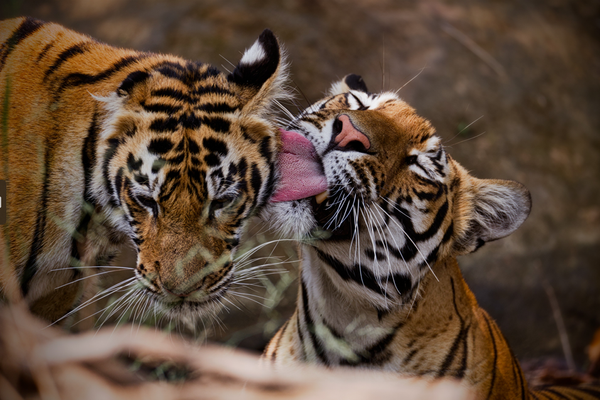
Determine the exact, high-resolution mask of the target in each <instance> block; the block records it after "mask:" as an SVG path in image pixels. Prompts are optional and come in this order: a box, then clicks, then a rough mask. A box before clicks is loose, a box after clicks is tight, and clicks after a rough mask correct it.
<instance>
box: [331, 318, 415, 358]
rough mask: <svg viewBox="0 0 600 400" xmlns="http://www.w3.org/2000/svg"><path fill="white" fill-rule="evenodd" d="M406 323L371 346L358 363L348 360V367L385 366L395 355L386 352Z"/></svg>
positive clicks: (391, 352)
mask: <svg viewBox="0 0 600 400" xmlns="http://www.w3.org/2000/svg"><path fill="white" fill-rule="evenodd" d="M403 325H404V322H403V321H402V322H400V323H398V324H397V325H396V326H394V327H393V328H392V331H391V332H390V333H388V334H387V335H385V336H384V337H382V338H381V339H380V340H379V341H377V342H375V343H374V344H372V345H371V346H369V347H368V348H367V349H366V350H365V351H364V354H361V355H360V356H359V357H360V359H359V360H358V361H357V362H348V361H347V360H346V362H345V363H342V364H346V365H360V364H369V365H383V364H384V363H385V362H387V361H388V360H389V359H390V358H391V357H392V355H393V351H386V350H387V349H388V346H389V345H390V344H391V343H392V342H393V341H394V338H395V337H396V334H397V333H398V330H399V329H400V328H402V326H403Z"/></svg>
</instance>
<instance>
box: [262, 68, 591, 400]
mask: <svg viewBox="0 0 600 400" xmlns="http://www.w3.org/2000/svg"><path fill="white" fill-rule="evenodd" d="M287 129H289V130H292V131H296V132H299V133H301V134H303V135H304V136H305V137H306V138H308V139H309V140H310V141H311V142H312V144H313V145H314V146H315V149H316V151H317V153H318V155H319V156H320V158H321V160H322V162H323V169H324V171H325V175H326V177H327V182H328V188H329V190H328V200H327V202H324V203H321V204H319V203H317V201H316V199H314V198H313V199H303V200H299V201H293V202H287V203H286V202H283V203H273V204H271V205H269V207H268V208H267V209H266V210H265V216H266V217H267V219H268V220H269V221H270V222H271V223H272V224H273V226H275V227H286V229H285V231H286V232H285V233H286V234H288V235H290V234H291V235H292V236H293V237H296V238H297V239H298V240H299V241H300V245H299V252H300V259H301V279H300V290H299V295H298V300H297V308H296V311H295V313H294V315H293V316H292V317H291V318H290V319H289V320H288V321H287V322H286V323H285V325H284V326H283V327H282V328H281V329H280V330H279V332H277V334H276V335H275V337H274V338H273V339H272V340H271V342H270V343H269V345H268V346H267V348H266V350H265V353H264V358H265V359H267V360H271V361H272V362H273V363H275V364H287V363H297V362H309V363H317V364H322V365H326V366H329V367H334V366H351V367H360V368H370V369H381V370H386V371H396V372H398V373H399V374H401V375H402V376H421V377H428V378H440V377H454V378H457V379H459V380H461V382H462V383H463V384H465V385H468V386H469V387H471V388H472V389H474V390H475V391H476V393H477V394H478V397H479V398H482V399H529V398H531V399H593V398H600V385H598V384H584V385H579V386H573V387H547V388H543V389H541V390H537V391H531V390H530V389H529V388H528V386H527V383H526V381H525V378H524V376H523V372H522V371H521V367H520V365H519V362H518V361H517V359H516V358H515V356H514V355H513V353H512V351H511V349H510V347H509V345H508V343H507V342H506V340H505V339H504V337H503V335H502V333H501V332H500V330H499V328H498V326H497V325H496V323H495V322H494V321H493V320H492V318H490V316H489V315H488V314H487V313H486V312H485V311H484V310H483V309H481V308H480V307H479V305H478V304H477V301H476V299H475V296H474V295H473V293H472V292H471V291H470V290H469V287H468V286H467V284H466V282H465V281H464V279H463V277H462V274H461V271H460V268H459V266H458V263H457V261H456V256H458V255H461V254H466V253H470V252H472V251H475V250H476V249H477V248H479V247H480V246H482V245H483V244H484V243H485V242H488V241H491V240H496V239H499V238H502V237H504V236H506V235H508V234H510V233H511V232H513V231H514V230H515V229H517V228H518V227H519V226H520V225H521V224H522V223H523V222H524V221H525V219H526V218H527V216H528V215H529V211H530V207H531V200H530V195H529V192H528V191H527V189H525V188H524V187H523V186H522V185H521V184H519V183H516V182H512V181H501V180H487V179H477V178H475V177H473V176H471V175H470V174H469V173H468V172H467V171H466V170H465V169H464V168H462V167H461V166H460V165H459V164H458V163H457V162H456V161H455V160H453V159H452V158H451V157H450V156H449V155H448V154H447V153H446V151H445V149H444V147H443V146H442V144H441V141H440V139H439V137H437V136H436V135H435V131H434V129H433V127H432V126H431V125H430V123H429V122H428V121H426V120H425V119H423V118H421V117H419V116H418V115H417V114H416V112H415V110H414V109H412V108H411V107H410V106H409V105H408V104H406V103H405V102H404V101H402V100H401V99H400V98H398V96H397V95H396V94H395V93H380V94H373V93H369V92H368V91H367V88H366V85H365V84H364V82H362V79H361V78H360V77H358V76H356V75H349V76H347V77H346V78H345V79H344V80H342V81H341V82H338V83H336V84H334V86H333V87H332V89H331V91H330V96H329V97H326V98H325V99H323V100H321V101H319V102H317V103H316V104H314V105H312V106H311V107H309V108H308V109H306V110H305V111H304V112H303V113H302V114H300V116H298V117H297V118H296V119H295V120H294V121H292V122H291V124H290V126H289V127H288V128H287ZM342 132H346V133H345V135H346V136H345V137H350V138H356V139H352V140H339V137H338V135H341V134H342ZM280 229H281V228H280Z"/></svg>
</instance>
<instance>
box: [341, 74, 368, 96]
mask: <svg viewBox="0 0 600 400" xmlns="http://www.w3.org/2000/svg"><path fill="white" fill-rule="evenodd" d="M344 83H345V84H346V85H347V86H348V87H349V88H350V89H352V90H358V91H359V92H365V93H369V90H368V89H367V84H366V83H365V81H363V78H362V76H360V75H356V74H350V75H346V76H345V77H344Z"/></svg>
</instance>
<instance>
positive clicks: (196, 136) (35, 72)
mask: <svg viewBox="0 0 600 400" xmlns="http://www.w3.org/2000/svg"><path fill="white" fill-rule="evenodd" d="M0 43H2V45H1V47H0V86H1V87H0V99H1V100H2V110H3V112H2V116H1V120H0V126H1V129H2V141H1V149H0V180H5V181H6V182H7V192H8V194H7V199H6V202H5V204H6V207H7V223H6V224H5V225H4V226H2V227H1V229H0V243H1V244H0V249H1V250H0V251H1V254H0V256H1V260H2V261H1V266H2V269H1V273H0V286H1V287H2V296H3V297H4V300H5V301H7V300H8V301H17V300H18V299H24V301H25V302H26V304H27V305H28V306H29V308H30V309H31V311H32V312H33V313H34V314H35V315H38V316H40V317H42V318H44V319H46V320H48V321H52V322H57V321H59V320H61V319H63V318H65V316H67V315H69V314H70V313H72V312H73V311H74V310H75V309H76V307H77V308H80V307H81V306H82V305H83V304H84V302H83V300H82V299H83V298H82V296H83V295H82V292H83V286H82V285H83V283H82V282H84V278H85V277H86V276H88V275H86V273H87V271H89V270H94V269H93V268H91V267H94V266H98V267H99V266H106V265H110V263H111V262H112V260H113V259H114V257H115V256H116V255H117V254H118V253H119V251H120V249H121V248H122V247H123V246H124V245H126V244H130V245H131V246H132V247H133V248H134V249H135V252H136V257H137V259H136V263H135V271H134V274H135V276H132V277H131V278H130V279H129V280H127V281H121V282H119V283H118V284H117V285H115V286H114V287H113V288H112V289H113V290H116V289H119V288H120V289H124V288H125V289H131V290H129V292H127V293H128V295H129V296H130V297H129V299H131V300H132V301H136V302H137V303H143V304H146V303H148V304H153V305H154V309H155V310H156V309H158V310H159V311H161V312H164V313H166V314H167V315H169V316H171V317H172V318H174V319H185V320H186V321H189V320H192V321H193V320H194V319H195V318H199V317H200V316H202V315H206V314H210V315H213V314H211V313H214V312H216V309H218V308H219V307H220V305H219V302H220V299H222V297H223V296H224V294H225V292H226V291H227V289H228V287H229V286H230V285H231V283H232V282H233V281H234V276H235V264H234V256H235V254H236V251H237V250H238V249H239V248H240V237H241V233H242V231H243V230H244V227H245V226H246V225H247V222H248V220H249V218H250V217H251V216H253V215H255V214H256V213H257V212H258V211H259V210H260V209H261V208H262V207H263V206H264V205H265V204H266V202H267V200H268V199H269V198H270V197H271V194H272V191H273V190H274V187H275V181H276V179H277V169H276V164H277V159H276V154H277V152H278V149H279V147H280V145H281V144H280V139H279V131H278V130H277V127H276V126H277V125H276V123H275V120H276V119H277V112H278V111H277V110H278V108H277V107H278V104H279V101H280V100H284V99H286V98H287V97H288V96H289V90H288V89H287V83H286V81H287V76H288V66H287V62H286V59H285V54H284V52H283V48H282V46H281V45H280V43H279V41H278V39H277V38H276V37H275V35H274V34H273V32H272V31H270V30H269V29H266V30H264V31H263V32H262V33H261V34H260V36H259V37H258V39H257V40H256V41H255V42H254V43H253V44H252V45H251V46H250V47H249V48H247V49H246V50H245V52H244V53H243V55H242V57H241V59H240V61H239V63H238V64H237V66H236V67H235V69H234V70H233V71H231V72H229V73H227V74H226V73H224V72H221V71H220V70H218V69H217V68H215V67H214V66H211V65H209V64H205V63H201V62H195V61H188V60H184V59H182V58H180V57H176V56H173V55H166V54H154V53H149V52H139V51H134V50H127V49H121V48H116V47H112V46H109V45H107V44H104V43H101V42H99V41H97V40H95V39H93V38H91V37H89V36H86V35H83V34H80V33H77V32H74V31H72V30H69V29H67V28H65V27H63V26H60V25H58V24H55V23H47V22H43V21H40V20H37V19H33V18H29V17H22V18H16V19H10V20H6V21H2V22H1V23H0ZM109 293H110V292H109ZM92 294H93V297H92V298H94V297H96V300H97V299H99V298H101V297H99V298H98V297H97V296H98V295H99V294H100V292H92ZM105 296H106V295H103V296H102V297H105ZM136 296H137V297H136ZM15 299H16V300H15Z"/></svg>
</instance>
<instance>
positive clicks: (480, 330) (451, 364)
mask: <svg viewBox="0 0 600 400" xmlns="http://www.w3.org/2000/svg"><path fill="white" fill-rule="evenodd" d="M302 260H303V264H302V281H301V288H300V294H299V299H298V304H299V306H298V311H297V312H298V313H299V315H298V316H299V318H298V320H299V321H302V322H298V323H299V324H300V326H299V328H298V329H300V330H301V331H303V330H304V332H305V333H304V336H308V337H305V338H304V342H305V344H304V345H303V348H304V355H305V358H306V359H307V360H309V361H313V362H318V363H322V364H326V365H360V366H364V367H376V368H383V369H387V370H393V371H397V372H402V373H403V374H408V375H417V376H431V377H444V376H452V377H457V378H459V379H465V380H467V381H468V382H470V383H472V384H473V385H475V387H476V390H478V391H479V392H481V393H488V390H489V387H491V386H496V385H499V384H500V385H501V386H502V388H503V390H504V391H505V394H506V393H510V391H512V390H517V392H515V396H517V394H519V393H520V392H519V391H521V392H524V391H525V390H526V389H525V388H526V386H525V383H524V379H523V376H522V373H521V370H520V367H519V365H518V363H517V361H516V359H514V357H513V355H512V352H511V351H510V348H509V347H508V344H507V343H506V341H505V339H504V338H503V336H502V334H501V333H500V331H499V329H498V327H497V326H496V324H495V322H494V321H493V320H492V319H491V318H490V317H489V316H488V315H487V313H486V312H485V311H484V310H483V309H481V308H480V307H479V305H478V304H477V301H476V300H475V296H474V295H473V293H472V292H471V290H470V289H469V288H468V286H467V284H466V282H465V281H464V279H463V277H462V274H461V272H460V269H459V266H458V263H457V261H456V259H455V258H447V259H444V260H439V261H438V262H436V263H435V264H434V265H432V266H431V267H432V270H433V272H434V273H435V276H434V274H433V273H429V274H427V275H426V276H425V278H424V279H423V280H422V281H421V282H420V285H419V286H420V288H419V290H418V293H416V294H415V295H416V298H415V299H414V303H412V304H411V303H407V304H404V305H400V306H396V307H395V308H391V309H390V310H389V311H388V312H385V313H382V312H381V311H380V310H378V309H377V308H376V307H375V306H374V305H373V303H369V302H366V301H359V300H357V299H355V298H352V296H349V295H347V294H346V293H349V292H343V291H341V290H339V288H337V287H336V286H335V285H334V284H333V282H332V280H331V279H330V277H329V274H328V273H330V272H331V268H332V267H331V266H330V265H327V264H326V263H324V262H323V261H322V260H321V259H320V258H319V257H318V255H317V253H316V251H315V249H314V248H312V247H310V246H302ZM327 269H330V270H329V271H328V270H327ZM302 317H303V318H302ZM310 325H312V328H311V327H309V326H310ZM307 327H308V329H307ZM492 337H493V339H491V338H492ZM307 341H312V344H311V345H309V346H307V345H306V342H307ZM498 354H504V355H505V356H507V357H509V358H510V359H511V360H510V362H508V363H507V362H506V361H504V362H503V364H502V365H500V363H498V361H497V360H498ZM482 366H486V367H482ZM490 385H491V386H490ZM506 391H508V392H506Z"/></svg>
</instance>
